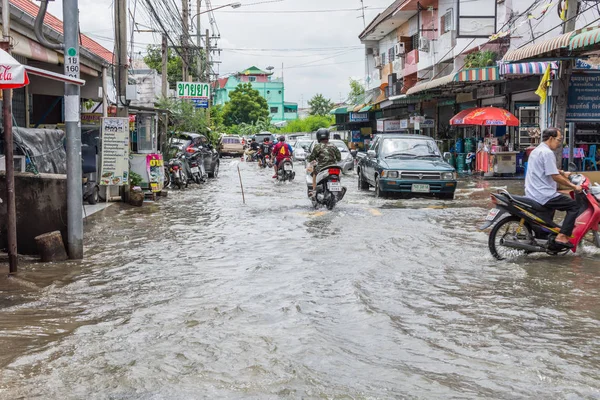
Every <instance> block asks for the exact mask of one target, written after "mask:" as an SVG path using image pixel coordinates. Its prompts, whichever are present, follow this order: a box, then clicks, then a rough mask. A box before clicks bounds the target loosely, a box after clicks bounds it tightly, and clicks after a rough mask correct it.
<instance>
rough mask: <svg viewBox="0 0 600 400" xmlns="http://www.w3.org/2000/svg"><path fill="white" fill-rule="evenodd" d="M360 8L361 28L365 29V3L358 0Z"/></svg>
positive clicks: (362, 0)
mask: <svg viewBox="0 0 600 400" xmlns="http://www.w3.org/2000/svg"><path fill="white" fill-rule="evenodd" d="M360 8H361V10H362V20H363V28H366V27H367V21H366V20H365V1H364V0H360Z"/></svg>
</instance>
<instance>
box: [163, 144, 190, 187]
mask: <svg viewBox="0 0 600 400" xmlns="http://www.w3.org/2000/svg"><path fill="white" fill-rule="evenodd" d="M168 165H169V174H170V182H171V184H174V185H177V187H178V188H179V189H183V188H184V187H186V188H187V187H188V184H189V179H188V176H189V175H188V172H187V171H186V170H187V168H186V166H187V160H186V158H185V156H184V155H183V153H181V152H179V153H177V155H176V156H175V157H174V158H171V159H170V160H169V164H168Z"/></svg>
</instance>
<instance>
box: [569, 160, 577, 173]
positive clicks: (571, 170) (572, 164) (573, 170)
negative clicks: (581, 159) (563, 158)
mask: <svg viewBox="0 0 600 400" xmlns="http://www.w3.org/2000/svg"><path fill="white" fill-rule="evenodd" d="M575 171H577V165H575V163H574V162H570V163H569V172H575Z"/></svg>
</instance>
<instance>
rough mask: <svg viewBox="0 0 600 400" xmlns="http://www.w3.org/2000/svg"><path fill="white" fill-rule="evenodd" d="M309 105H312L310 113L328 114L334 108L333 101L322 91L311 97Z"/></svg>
mask: <svg viewBox="0 0 600 400" xmlns="http://www.w3.org/2000/svg"><path fill="white" fill-rule="evenodd" d="M308 105H309V106H310V115H327V114H329V111H331V110H332V109H333V102H332V101H331V100H330V99H326V98H325V97H323V95H322V94H320V93H317V94H316V95H315V96H314V97H313V98H312V99H310V100H309V101H308Z"/></svg>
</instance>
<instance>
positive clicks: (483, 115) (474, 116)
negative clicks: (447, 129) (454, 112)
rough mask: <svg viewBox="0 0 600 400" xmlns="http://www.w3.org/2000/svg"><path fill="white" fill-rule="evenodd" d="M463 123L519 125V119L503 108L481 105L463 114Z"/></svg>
mask: <svg viewBox="0 0 600 400" xmlns="http://www.w3.org/2000/svg"><path fill="white" fill-rule="evenodd" d="M463 125H480V126H519V119H518V118H517V117H515V116H514V115H512V114H511V113H510V112H509V111H507V110H505V109H503V108H496V107H481V108H476V109H475V110H473V111H471V112H470V113H469V114H468V115H467V116H465V117H464V119H463Z"/></svg>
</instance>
